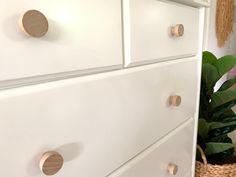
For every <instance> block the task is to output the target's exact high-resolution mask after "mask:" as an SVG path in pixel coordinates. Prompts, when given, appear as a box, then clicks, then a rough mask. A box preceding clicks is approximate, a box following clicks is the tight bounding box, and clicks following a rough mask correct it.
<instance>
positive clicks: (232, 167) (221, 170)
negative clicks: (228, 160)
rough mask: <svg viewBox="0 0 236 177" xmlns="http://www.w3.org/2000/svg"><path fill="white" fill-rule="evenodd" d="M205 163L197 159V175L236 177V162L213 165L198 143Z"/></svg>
mask: <svg viewBox="0 0 236 177" xmlns="http://www.w3.org/2000/svg"><path fill="white" fill-rule="evenodd" d="M197 149H198V150H199V152H200V154H201V157H202V160H203V163H202V162H199V161H196V169H195V177H236V163H234V164H227V165H212V164H208V163H207V159H206V155H205V154H204V152H203V150H202V148H201V147H200V146H199V145H198V146H197Z"/></svg>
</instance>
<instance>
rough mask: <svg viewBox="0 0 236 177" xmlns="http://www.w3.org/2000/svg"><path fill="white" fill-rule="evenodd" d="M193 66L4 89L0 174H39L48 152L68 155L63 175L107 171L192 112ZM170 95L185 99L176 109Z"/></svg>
mask: <svg viewBox="0 0 236 177" xmlns="http://www.w3.org/2000/svg"><path fill="white" fill-rule="evenodd" d="M196 63H197V60H196V59H188V60H183V61H181V62H180V61H178V62H168V63H160V64H155V65H149V66H144V67H137V68H130V69H127V70H121V71H115V72H111V73H105V74H98V75H91V76H86V77H80V78H76V79H69V80H64V81H57V82H51V83H47V84H40V85H35V86H28V87H23V88H16V89H12V90H5V91H1V92H0V107H1V110H0V117H1V119H0V138H1V140H2V141H0V147H1V153H0V156H1V159H0V164H1V166H2V167H4V168H2V170H1V171H0V176H5V177H15V176H20V177H32V176H40V174H41V171H40V170H39V167H38V161H39V159H40V158H41V156H42V154H43V153H45V152H47V151H57V152H59V153H60V154H61V155H62V156H63V157H64V166H63V169H62V170H61V171H60V172H59V173H58V174H57V175H56V176H58V177H63V176H70V177H78V176H83V177H94V176H96V177H104V176H106V175H108V174H109V173H110V172H111V171H113V170H115V169H117V168H118V167H119V166H121V165H122V164H123V163H125V162H126V161H127V160H129V159H131V158H132V157H134V156H136V155H137V154H138V153H139V152H141V151H143V150H144V149H145V148H147V147H148V146H150V145H151V144H153V143H154V142H155V141H157V140H158V139H160V138H161V137H163V136H164V135H166V134H167V133H168V132H170V131H171V130H172V129H174V128H176V127H177V126H178V125H180V124H181V123H182V122H184V121H186V120H187V119H189V118H190V117H193V116H194V114H195V111H196V110H195V102H196V90H195V88H197V87H196V79H197V77H196ZM186 69H188V70H189V71H191V72H187V71H186ZM190 86H191V87H190ZM173 94H179V95H181V96H182V102H181V104H180V106H179V107H175V106H170V105H169V97H170V95H173ZM5 152H11V154H10V155H9V154H8V153H5ZM11 169H14V170H11Z"/></svg>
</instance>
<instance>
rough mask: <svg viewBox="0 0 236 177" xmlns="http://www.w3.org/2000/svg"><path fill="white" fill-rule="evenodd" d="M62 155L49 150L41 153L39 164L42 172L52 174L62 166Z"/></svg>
mask: <svg viewBox="0 0 236 177" xmlns="http://www.w3.org/2000/svg"><path fill="white" fill-rule="evenodd" d="M63 161H64V160H63V157H62V156H61V155H60V154H59V153H58V152H55V151H49V152H46V153H44V154H43V156H42V158H41V160H40V163H39V166H40V169H41V171H42V172H43V174H45V175H48V176H50V175H54V174H56V173H57V172H58V171H59V170H60V169H61V168H62V166H63Z"/></svg>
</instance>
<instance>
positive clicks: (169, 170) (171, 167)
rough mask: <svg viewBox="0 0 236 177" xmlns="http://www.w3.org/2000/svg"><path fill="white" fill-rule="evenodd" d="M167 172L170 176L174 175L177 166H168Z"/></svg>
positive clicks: (176, 171)
mask: <svg viewBox="0 0 236 177" xmlns="http://www.w3.org/2000/svg"><path fill="white" fill-rule="evenodd" d="M167 171H168V173H169V174H171V175H176V174H177V173H178V166H177V165H175V164H169V165H168V167H167Z"/></svg>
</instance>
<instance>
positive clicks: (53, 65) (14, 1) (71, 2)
mask: <svg viewBox="0 0 236 177" xmlns="http://www.w3.org/2000/svg"><path fill="white" fill-rule="evenodd" d="M31 9H35V10H38V11H40V12H42V13H43V14H44V15H45V16H46V17H47V19H48V21H49V31H48V33H47V34H46V35H45V36H43V37H41V38H33V37H29V36H27V35H25V34H24V33H23V32H21V30H20V28H19V20H20V17H21V15H22V14H24V13H25V12H26V11H28V10H31ZM0 41H1V42H0V43H1V45H0V46H1V52H0V81H2V80H8V79H15V78H23V77H31V76H37V75H45V74H54V73H60V72H67V71H77V70H86V69H92V68H100V67H107V66H109V67H110V66H116V67H117V65H122V62H123V58H122V22H121V0H99V1H97V0H86V1H84V0H61V1H57V0H47V1H42V0H34V1H31V0H9V1H4V0H1V1H0Z"/></svg>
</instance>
